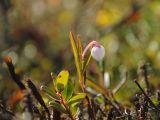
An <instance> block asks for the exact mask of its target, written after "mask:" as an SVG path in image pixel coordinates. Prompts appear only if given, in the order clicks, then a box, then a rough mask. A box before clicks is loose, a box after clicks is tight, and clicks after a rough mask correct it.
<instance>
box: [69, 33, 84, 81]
mask: <svg viewBox="0 0 160 120" xmlns="http://www.w3.org/2000/svg"><path fill="white" fill-rule="evenodd" d="M69 37H70V43H71V46H72V51H73V54H74V59H75V63H76V68H77V72H78V78H79V80H81V78H82V74H81V72H82V70H81V65H80V59H79V55H78V50H77V46H76V43H75V39H74V37H73V34H72V32H70V36H69Z"/></svg>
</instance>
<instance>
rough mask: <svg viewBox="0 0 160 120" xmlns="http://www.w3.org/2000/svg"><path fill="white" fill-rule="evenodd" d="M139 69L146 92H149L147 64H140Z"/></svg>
mask: <svg viewBox="0 0 160 120" xmlns="http://www.w3.org/2000/svg"><path fill="white" fill-rule="evenodd" d="M141 69H142V72H143V76H144V81H145V84H146V87H147V92H149V91H150V84H149V81H148V71H147V65H146V64H143V65H142V66H141Z"/></svg>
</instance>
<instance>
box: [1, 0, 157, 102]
mask: <svg viewBox="0 0 160 120" xmlns="http://www.w3.org/2000/svg"><path fill="white" fill-rule="evenodd" d="M70 31H72V32H73V33H74V35H75V36H76V35H77V34H79V35H80V36H81V40H82V42H83V46H84V47H85V46H86V45H87V43H89V42H90V41H91V40H93V39H94V40H97V41H99V42H100V43H102V44H103V45H104V47H105V49H106V56H105V72H107V73H108V74H109V78H110V88H111V89H112V88H114V87H115V86H116V85H117V84H118V83H119V81H120V80H121V79H122V78H123V77H124V74H125V72H126V71H128V75H129V76H128V79H129V80H130V81H129V80H128V81H127V84H126V85H125V86H123V89H121V90H120V91H119V93H123V92H124V91H126V90H129V91H131V92H133V93H134V89H133V87H134V83H133V82H132V81H131V80H133V79H134V78H136V76H137V74H139V67H140V66H141V64H143V63H147V65H148V71H149V76H150V77H149V80H150V82H151V83H152V84H153V85H155V86H157V87H158V86H159V85H160V82H159V77H160V47H159V44H160V1H159V0H0V55H1V56H0V63H1V64H0V99H1V100H2V99H3V100H5V99H7V98H8V97H9V95H10V94H12V93H13V90H15V89H16V88H17V86H16V85H15V83H14V82H13V81H11V78H10V76H9V73H8V70H7V67H6V65H5V63H4V61H3V57H4V56H7V55H9V56H11V57H12V59H13V63H14V65H15V67H16V72H17V73H20V75H21V78H22V80H23V79H25V78H26V77H29V78H31V79H32V80H33V81H34V83H35V84H37V85H40V84H42V83H46V82H48V81H49V80H50V72H51V71H52V72H54V73H55V74H57V73H59V72H60V71H61V70H62V69H67V70H69V71H70V74H71V75H73V76H75V75H76V73H75V65H74V60H73V59H74V58H73V54H72V52H71V46H70V43H69V32H70ZM98 73H99V68H98V67H97V64H96V63H95V62H94V61H93V60H92V62H91V64H90V66H89V69H88V76H90V78H93V80H95V81H96V79H95V78H96V77H94V76H96V74H98ZM120 95H121V97H123V100H124V96H125V95H124V94H120ZM118 96H119V94H118V93H117V97H118ZM119 100H121V99H120V98H119Z"/></svg>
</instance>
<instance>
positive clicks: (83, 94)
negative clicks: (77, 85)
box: [68, 93, 86, 105]
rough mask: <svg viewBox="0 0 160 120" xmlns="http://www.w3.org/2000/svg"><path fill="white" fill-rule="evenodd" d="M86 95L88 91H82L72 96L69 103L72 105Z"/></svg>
mask: <svg viewBox="0 0 160 120" xmlns="http://www.w3.org/2000/svg"><path fill="white" fill-rule="evenodd" d="M85 97H86V93H80V94H78V95H76V96H74V97H72V98H71V99H70V100H69V101H68V104H69V105H71V104H73V103H76V102H79V101H80V100H81V99H84V98H85Z"/></svg>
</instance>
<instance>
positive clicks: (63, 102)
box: [58, 93, 75, 120]
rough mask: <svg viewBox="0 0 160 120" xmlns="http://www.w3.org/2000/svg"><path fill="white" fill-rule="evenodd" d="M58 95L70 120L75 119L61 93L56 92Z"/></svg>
mask: <svg viewBox="0 0 160 120" xmlns="http://www.w3.org/2000/svg"><path fill="white" fill-rule="evenodd" d="M58 95H59V96H60V98H61V100H60V102H61V103H62V104H63V106H64V107H65V108H66V110H67V113H68V115H69V117H70V118H71V119H72V120H75V119H74V117H73V116H72V113H71V112H70V109H69V107H68V105H67V103H66V102H65V100H64V99H63V97H62V94H61V93H58Z"/></svg>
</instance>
